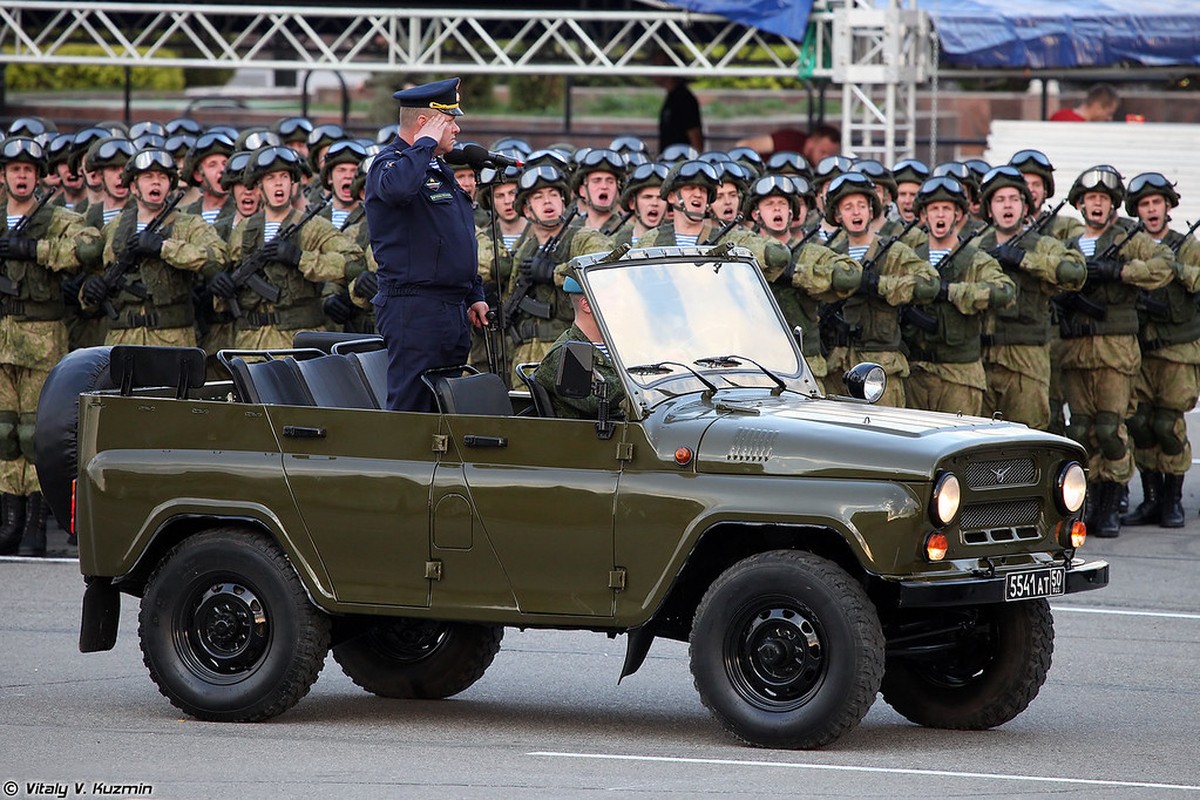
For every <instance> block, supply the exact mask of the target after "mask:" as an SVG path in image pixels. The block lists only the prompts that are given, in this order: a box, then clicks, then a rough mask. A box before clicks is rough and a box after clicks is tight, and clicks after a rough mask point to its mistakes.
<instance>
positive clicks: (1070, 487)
mask: <svg viewBox="0 0 1200 800" xmlns="http://www.w3.org/2000/svg"><path fill="white" fill-rule="evenodd" d="M1056 488H1057V497H1055V500H1057V501H1058V507H1059V510H1060V511H1062V513H1064V514H1074V513H1075V512H1076V511H1078V510H1079V509H1081V508H1083V498H1084V496H1085V495H1087V475H1086V474H1084V471H1083V467H1082V466H1080V464H1079V462H1078V461H1068V462H1067V463H1066V464H1063V466H1062V469H1060V470H1059V471H1058V482H1057V486H1056Z"/></svg>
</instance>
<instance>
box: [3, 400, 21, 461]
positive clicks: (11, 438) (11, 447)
mask: <svg viewBox="0 0 1200 800" xmlns="http://www.w3.org/2000/svg"><path fill="white" fill-rule="evenodd" d="M19 427H20V418H19V417H18V416H17V412H15V411H0V461H15V460H16V459H18V458H20V457H21V442H20V439H18V438H17V428H19Z"/></svg>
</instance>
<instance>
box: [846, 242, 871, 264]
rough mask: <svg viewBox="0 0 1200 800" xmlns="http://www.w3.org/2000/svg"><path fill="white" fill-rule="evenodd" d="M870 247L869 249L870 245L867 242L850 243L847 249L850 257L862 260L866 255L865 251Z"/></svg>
mask: <svg viewBox="0 0 1200 800" xmlns="http://www.w3.org/2000/svg"><path fill="white" fill-rule="evenodd" d="M870 249H871V245H869V244H864V245H857V244H854V245H850V250H849V252H850V257H851V258H853V259H854V260H855V261H862V260H863V257H864V256H866V254H867V251H868V250H870Z"/></svg>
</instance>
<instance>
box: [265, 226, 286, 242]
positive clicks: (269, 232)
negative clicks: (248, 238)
mask: <svg viewBox="0 0 1200 800" xmlns="http://www.w3.org/2000/svg"><path fill="white" fill-rule="evenodd" d="M281 226H282V223H279V222H264V223H263V241H264V242H269V241H271V240H272V239H274V238H275V237H276V236H278V235H279V228H280V227H281Z"/></svg>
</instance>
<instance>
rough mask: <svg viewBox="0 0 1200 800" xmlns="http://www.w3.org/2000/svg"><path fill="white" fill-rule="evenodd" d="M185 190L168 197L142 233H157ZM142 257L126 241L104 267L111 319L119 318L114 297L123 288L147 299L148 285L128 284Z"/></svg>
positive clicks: (107, 302) (105, 307)
mask: <svg viewBox="0 0 1200 800" xmlns="http://www.w3.org/2000/svg"><path fill="white" fill-rule="evenodd" d="M183 195H184V191H183V190H182V189H181V190H179V191H177V192H175V193H174V194H173V195H171V196H170V197H168V198H167V202H166V203H165V204H164V205H163V208H162V211H159V212H158V213H157V214H155V215H154V219H152V220H150V221H149V222H147V223H146V227H145V228H143V229H142V230H141V233H139V234H138V235H139V236H140V235H141V234H144V233H157V232H158V229H159V228H161V227H162V226H163V223H164V222H166V221H167V217H169V216H170V215H171V212H172V211H174V210H175V206H177V205H179V201H181V200H183ZM141 262H142V259H141V258H140V257H139V256H138V254H137V248H136V247H130V246H129V243H128V242H126V243H125V249H124V250H123V251H122V252H121V254H120V255H119V256H117V260H116V261H114V262H113V263H111V264H109V265H108V266H107V267H105V268H104V274H103V275H101V280H103V281H104V289H105V296H104V302H103V303H101V305H102V306H103V308H104V313H105V314H107V315H108V318H109V319H116V318H117V309H116V307H115V306H114V305H113V302H112V298H113V297H114V296H116V295H117V294H119V293H120V292H121V291H122V290H125V289H127V290H128V291H129V292H130V293H131V294H132V295H133V296H135V297H137V298H138V299H139V300H145V299H146V297H147V293H146V287H145V286H144V285H142V284H141V283H132V284H128V283H127V281H126V277H127V276H128V275H129V273H131V272H133V271H134V270H135V269H137V268H138V266H139V265H140V264H141Z"/></svg>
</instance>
